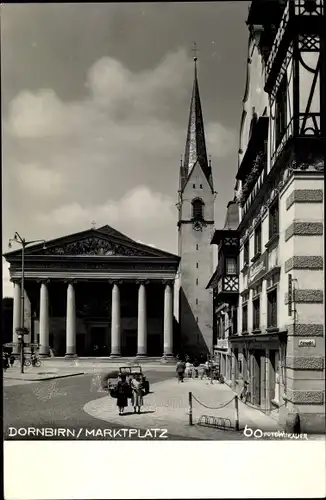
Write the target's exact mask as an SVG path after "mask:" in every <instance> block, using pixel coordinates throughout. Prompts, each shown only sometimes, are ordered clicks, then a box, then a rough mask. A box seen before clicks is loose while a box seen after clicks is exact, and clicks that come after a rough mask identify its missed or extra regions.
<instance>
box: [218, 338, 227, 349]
mask: <svg viewBox="0 0 326 500" xmlns="http://www.w3.org/2000/svg"><path fill="white" fill-rule="evenodd" d="M216 347H217V348H218V349H228V347H229V341H228V339H217V346H216Z"/></svg>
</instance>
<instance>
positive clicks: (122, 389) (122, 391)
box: [117, 375, 130, 415]
mask: <svg viewBox="0 0 326 500" xmlns="http://www.w3.org/2000/svg"><path fill="white" fill-rule="evenodd" d="M129 390H130V389H129V384H128V383H127V382H126V376H125V375H120V376H119V378H118V384H117V406H118V408H119V415H123V412H124V409H125V407H126V406H128V392H129Z"/></svg>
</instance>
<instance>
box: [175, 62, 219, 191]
mask: <svg viewBox="0 0 326 500" xmlns="http://www.w3.org/2000/svg"><path fill="white" fill-rule="evenodd" d="M194 62H195V74H194V84H193V89H192V96H191V103H190V113H189V122H188V131H187V141H186V149H185V156H184V162H183V165H182V167H181V188H183V186H184V184H185V182H186V180H187V178H188V177H189V175H190V173H191V171H192V169H193V168H194V166H195V164H196V163H197V162H198V163H199V164H200V166H201V168H202V170H203V172H204V174H205V176H206V178H207V180H208V182H209V184H210V185H211V187H212V174H211V167H210V165H209V164H208V161H207V152H206V142H205V132H204V120H203V114H202V109H201V102H200V95H199V86H198V76H197V57H194Z"/></svg>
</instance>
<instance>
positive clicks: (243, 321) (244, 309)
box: [242, 304, 248, 332]
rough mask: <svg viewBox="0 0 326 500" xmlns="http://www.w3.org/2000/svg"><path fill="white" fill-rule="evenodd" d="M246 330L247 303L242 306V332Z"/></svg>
mask: <svg viewBox="0 0 326 500" xmlns="http://www.w3.org/2000/svg"><path fill="white" fill-rule="evenodd" d="M247 331H248V305H247V304H245V305H244V306H242V332H247Z"/></svg>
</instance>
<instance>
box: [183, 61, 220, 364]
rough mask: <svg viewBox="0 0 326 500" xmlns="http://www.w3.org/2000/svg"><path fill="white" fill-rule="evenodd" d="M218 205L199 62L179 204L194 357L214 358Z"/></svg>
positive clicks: (186, 322) (186, 344) (187, 337)
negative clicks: (213, 243) (209, 285)
mask: <svg viewBox="0 0 326 500" xmlns="http://www.w3.org/2000/svg"><path fill="white" fill-rule="evenodd" d="M214 202H215V192H214V186H213V176H212V168H211V164H210V161H208V158H207V151H206V142H205V132H204V121H203V115H202V109H201V102H200V95H199V87H198V78H197V58H195V78H194V84H193V92H192V97H191V104H190V114H189V124H188V131H187V141H186V148H185V155H184V160H183V162H182V163H181V166H180V185H179V191H178V203H177V207H178V248H179V256H180V259H181V260H180V268H179V277H178V282H177V294H178V297H179V304H178V312H179V322H180V338H181V344H182V350H183V351H184V352H186V353H187V354H189V355H198V354H199V353H203V354H204V353H205V354H208V353H211V352H212V346H213V296H212V290H208V289H207V288H206V285H207V283H208V281H209V279H210V277H211V275H212V272H213V252H212V247H211V245H210V240H211V234H212V230H213V227H214Z"/></svg>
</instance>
